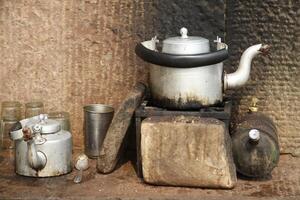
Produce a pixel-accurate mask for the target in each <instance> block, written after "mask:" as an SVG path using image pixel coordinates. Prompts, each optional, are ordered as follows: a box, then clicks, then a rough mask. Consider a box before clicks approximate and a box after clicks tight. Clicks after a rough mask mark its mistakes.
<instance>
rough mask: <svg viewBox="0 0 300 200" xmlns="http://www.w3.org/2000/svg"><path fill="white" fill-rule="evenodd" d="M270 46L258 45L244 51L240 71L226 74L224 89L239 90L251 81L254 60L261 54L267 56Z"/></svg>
mask: <svg viewBox="0 0 300 200" xmlns="http://www.w3.org/2000/svg"><path fill="white" fill-rule="evenodd" d="M268 50H269V46H268V45H262V44H256V45H253V46H251V47H249V48H248V49H246V51H244V53H243V55H242V57H241V60H240V64H239V67H238V69H237V70H236V71H235V72H233V73H230V74H225V77H224V89H225V90H226V89H231V88H239V87H241V86H243V85H244V84H245V83H246V82H247V81H248V79H249V76H250V70H251V62H252V59H253V58H254V57H255V56H256V55H257V54H260V53H263V54H266V53H267V52H268Z"/></svg>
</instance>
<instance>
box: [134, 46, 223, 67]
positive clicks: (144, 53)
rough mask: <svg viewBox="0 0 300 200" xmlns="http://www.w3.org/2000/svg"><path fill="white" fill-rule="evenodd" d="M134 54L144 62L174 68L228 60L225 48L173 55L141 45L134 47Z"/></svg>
mask: <svg viewBox="0 0 300 200" xmlns="http://www.w3.org/2000/svg"><path fill="white" fill-rule="evenodd" d="M135 53H136V54H137V55H138V56H139V57H140V58H142V59H143V60H144V61H146V62H150V63H152V64H156V65H162V66H166V67H175V68H192V67H200V66H206V65H213V64H217V63H220V62H222V61H224V60H225V59H227V58H228V50H227V48H223V49H221V50H217V51H215V52H211V53H202V54H191V55H175V54H167V53H161V52H157V51H154V50H151V49H149V48H147V47H145V46H144V45H143V44H142V43H139V44H137V45H136V47H135Z"/></svg>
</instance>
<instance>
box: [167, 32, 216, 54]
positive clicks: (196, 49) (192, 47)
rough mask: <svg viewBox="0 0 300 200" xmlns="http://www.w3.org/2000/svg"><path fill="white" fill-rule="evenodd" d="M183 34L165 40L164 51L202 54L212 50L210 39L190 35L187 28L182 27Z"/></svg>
mask: <svg viewBox="0 0 300 200" xmlns="http://www.w3.org/2000/svg"><path fill="white" fill-rule="evenodd" d="M180 34H181V36H177V37H171V38H167V39H165V40H164V41H163V46H162V52H163V53H169V54H177V55H188V54H201V53H208V52H210V47H209V40H208V39H206V38H203V37H199V36H188V30H187V29H186V28H184V27H183V28H181V29H180Z"/></svg>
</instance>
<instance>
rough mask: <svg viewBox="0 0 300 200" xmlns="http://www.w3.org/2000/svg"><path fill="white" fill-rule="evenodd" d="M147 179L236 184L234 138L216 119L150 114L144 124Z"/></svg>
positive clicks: (223, 185) (218, 185)
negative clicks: (231, 137) (153, 115)
mask: <svg viewBox="0 0 300 200" xmlns="http://www.w3.org/2000/svg"><path fill="white" fill-rule="evenodd" d="M141 154H142V169H143V176H144V180H145V182H147V183H151V184H155V185H174V186H193V187H205V188H233V187H234V185H235V183H236V171H235V166H234V164H233V159H232V152H231V140H230V136H229V134H228V131H227V129H226V127H225V124H224V123H223V122H221V121H219V120H217V119H212V118H199V117H189V116H178V117H166V116H164V117H149V118H146V119H145V120H144V121H143V122H142V126H141Z"/></svg>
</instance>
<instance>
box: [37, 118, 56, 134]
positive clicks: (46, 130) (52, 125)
mask: <svg viewBox="0 0 300 200" xmlns="http://www.w3.org/2000/svg"><path fill="white" fill-rule="evenodd" d="M39 120H40V121H39V122H38V124H39V125H40V127H41V134H50V133H56V132H58V131H60V129H61V127H60V123H59V122H58V121H56V120H53V119H48V117H47V115H44V114H40V115H39Z"/></svg>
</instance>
